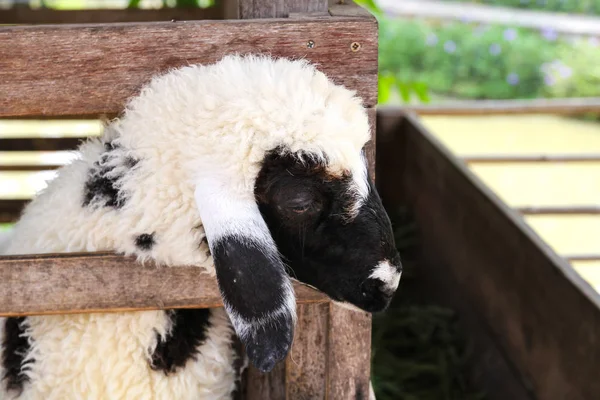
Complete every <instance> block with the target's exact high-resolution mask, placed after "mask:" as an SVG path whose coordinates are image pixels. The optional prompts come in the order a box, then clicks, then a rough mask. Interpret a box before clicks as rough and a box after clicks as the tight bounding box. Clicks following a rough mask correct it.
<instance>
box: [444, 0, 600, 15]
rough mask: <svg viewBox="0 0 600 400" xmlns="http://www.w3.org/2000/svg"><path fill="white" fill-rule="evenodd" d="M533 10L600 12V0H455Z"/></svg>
mask: <svg viewBox="0 0 600 400" xmlns="http://www.w3.org/2000/svg"><path fill="white" fill-rule="evenodd" d="M453 1H462V2H465V3H481V4H490V5H496V6H505V7H518V8H526V9H531V10H544V11H558V12H572V13H581V14H596V15H598V14H600V0H453Z"/></svg>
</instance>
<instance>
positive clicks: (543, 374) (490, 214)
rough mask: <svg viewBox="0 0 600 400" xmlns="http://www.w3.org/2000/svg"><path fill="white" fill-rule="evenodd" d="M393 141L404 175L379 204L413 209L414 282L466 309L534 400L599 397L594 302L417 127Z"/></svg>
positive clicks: (599, 311)
mask: <svg viewBox="0 0 600 400" xmlns="http://www.w3.org/2000/svg"><path fill="white" fill-rule="evenodd" d="M380 134H381V132H380ZM395 134H396V135H402V137H403V140H402V143H401V145H402V149H401V150H400V151H401V153H395V152H394V150H397V149H389V152H388V155H387V157H385V158H387V161H386V162H385V163H386V164H387V166H390V165H391V164H392V157H396V158H397V157H399V156H400V157H401V160H403V161H402V163H403V166H402V175H401V176H400V177H399V179H398V180H397V181H393V182H392V181H388V182H386V183H385V184H382V187H381V190H382V192H383V193H385V194H384V195H382V197H384V198H388V199H389V198H391V197H394V196H403V197H404V198H405V199H406V201H407V202H408V204H410V206H411V207H412V211H413V214H414V216H415V218H416V222H417V224H418V226H419V236H420V242H421V245H422V249H423V252H422V254H423V257H424V258H425V259H427V260H428V261H429V262H427V263H424V264H423V265H421V266H420V267H421V268H422V269H423V268H427V269H426V270H424V271H422V275H424V276H426V277H429V278H431V279H439V280H441V281H443V282H444V285H446V286H450V287H451V288H452V291H453V292H454V293H455V296H461V297H463V299H464V301H465V302H468V303H470V304H471V305H472V307H473V309H474V310H476V312H477V315H478V317H479V318H481V320H482V323H484V324H485V325H486V326H488V327H489V329H490V332H491V334H492V335H493V338H494V341H495V342H496V343H498V344H499V346H500V348H501V349H503V352H504V353H505V354H506V356H507V358H508V359H509V360H510V361H511V364H512V365H513V366H514V368H516V370H517V371H519V374H520V376H521V377H522V378H523V382H524V385H525V386H526V387H529V388H530V389H531V390H532V392H533V393H534V394H535V397H536V398H540V399H550V400H552V399H593V398H600V381H598V380H597V379H596V375H595V371H597V370H598V369H599V368H600V346H598V342H597V337H596V336H597V333H598V332H600V295H598V293H596V291H595V290H594V289H593V288H592V287H591V286H590V285H589V284H588V283H587V282H585V281H584V280H583V278H582V277H581V276H580V275H579V274H578V273H577V272H576V271H575V270H574V269H573V268H571V266H570V265H568V263H567V262H566V261H565V260H564V259H562V258H561V257H559V256H558V255H557V254H555V253H554V251H553V250H552V249H551V248H550V247H548V245H546V244H545V243H544V242H543V241H542V240H541V239H540V238H539V237H538V235H537V234H536V233H535V232H534V231H533V230H532V229H531V228H530V227H529V226H528V225H527V224H526V223H525V222H524V221H523V219H522V218H520V217H519V216H518V215H517V214H516V213H515V212H514V211H513V210H511V209H510V208H509V207H508V206H506V205H505V204H503V203H502V202H501V201H500V200H499V199H498V197H497V196H496V195H495V194H494V193H493V192H492V191H491V190H490V189H489V188H487V187H486V186H485V185H483V183H481V182H480V181H479V180H478V179H477V178H476V177H475V175H474V174H473V173H472V172H471V171H470V170H469V169H468V168H467V167H466V166H465V165H464V164H462V163H460V162H457V160H456V159H455V158H454V157H453V156H452V154H451V153H450V152H449V151H448V150H447V149H445V148H444V147H443V146H442V145H441V144H440V143H439V142H438V141H437V140H436V139H435V138H434V137H433V136H432V135H431V134H429V133H428V132H427V131H426V130H425V128H424V127H423V126H421V125H420V124H419V123H418V121H417V120H416V119H415V118H413V117H410V116H409V117H407V119H406V120H405V122H404V123H403V126H402V130H400V131H397V132H395ZM386 147H388V148H389V147H390V143H387V146H386V145H384V144H383V143H382V146H381V147H380V148H379V150H380V151H379V153H381V152H382V151H383V149H384V148H386ZM380 156H381V157H383V155H382V154H380ZM380 160H381V158H380ZM378 162H379V161H378ZM394 191H396V192H400V193H401V194H393V192H394ZM389 193H392V195H389ZM506 398H510V397H506Z"/></svg>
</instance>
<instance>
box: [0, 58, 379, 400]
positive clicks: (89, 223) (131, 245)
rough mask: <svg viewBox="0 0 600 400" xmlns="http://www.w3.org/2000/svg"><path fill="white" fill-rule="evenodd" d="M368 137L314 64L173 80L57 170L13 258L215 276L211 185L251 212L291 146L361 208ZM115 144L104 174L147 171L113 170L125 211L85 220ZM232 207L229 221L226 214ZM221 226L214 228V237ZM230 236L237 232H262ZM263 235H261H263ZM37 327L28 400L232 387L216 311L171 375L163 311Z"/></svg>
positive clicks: (45, 321)
mask: <svg viewBox="0 0 600 400" xmlns="http://www.w3.org/2000/svg"><path fill="white" fill-rule="evenodd" d="M369 137H370V134H369V125H368V120H367V115H366V112H365V110H364V108H363V107H362V105H361V101H360V99H359V98H358V97H355V96H354V93H353V92H351V91H349V90H347V89H345V88H343V87H340V86H337V85H334V84H333V83H332V82H331V81H330V80H328V79H327V78H326V76H325V75H324V74H322V73H321V72H319V71H317V70H316V69H315V68H314V67H313V66H311V65H310V64H308V63H307V62H305V61H289V60H285V59H278V60H273V59H270V58H268V57H257V56H248V57H238V56H228V57H225V58H224V59H223V60H221V61H220V62H218V63H216V64H213V65H207V66H187V67H183V68H181V69H178V70H174V71H169V72H168V73H167V74H164V75H162V76H159V77H156V78H154V79H153V80H152V81H151V82H150V83H149V85H147V86H146V87H144V88H143V89H142V90H141V93H140V95H139V96H137V97H135V98H133V99H132V100H131V101H130V103H129V104H128V106H127V108H126V111H125V113H124V115H123V116H122V117H121V118H120V119H118V120H115V121H113V122H112V123H111V124H110V125H109V126H108V127H107V128H106V130H105V133H104V136H103V138H102V139H93V140H89V141H88V142H86V143H85V144H83V145H82V146H81V148H80V153H81V154H80V157H79V158H78V159H76V160H75V161H74V162H73V163H71V164H70V165H68V166H65V167H63V168H61V169H60V170H59V173H58V177H57V178H55V179H54V180H53V181H52V182H51V183H50V184H49V186H48V187H47V188H46V189H45V190H43V191H42V192H41V193H40V194H39V195H38V196H37V197H36V199H34V201H32V202H31V203H30V204H29V205H28V206H27V207H26V209H25V212H24V214H23V216H22V218H21V219H20V220H19V222H18V223H17V224H16V225H15V227H14V229H13V231H12V233H11V235H10V237H9V240H8V242H7V243H6V244H5V245H4V254H33V253H49V252H75V251H99V250H111V251H116V252H119V253H125V254H132V255H135V256H137V258H138V259H139V260H140V261H144V260H154V261H155V262H157V263H159V264H162V265H166V266H175V265H195V266H198V267H201V268H204V269H205V270H206V271H207V272H209V273H211V274H214V265H213V262H212V258H211V257H210V256H208V255H207V250H208V247H207V244H206V243H205V242H204V243H203V240H202V239H203V238H204V237H205V231H204V228H203V227H202V216H204V218H205V220H206V221H205V222H206V223H207V225H210V221H209V218H208V217H207V216H208V215H210V213H211V212H212V210H211V207H209V206H203V205H202V201H199V202H197V199H195V198H194V192H195V191H196V193H202V195H208V194H207V193H208V191H207V189H208V186H203V184H204V185H208V184H207V183H206V182H208V181H210V180H211V179H214V178H215V177H225V179H226V182H227V193H228V196H229V197H228V199H231V201H232V202H233V203H235V202H238V201H239V202H242V203H245V204H251V202H252V201H253V191H254V183H255V180H256V177H257V174H258V172H259V170H260V167H261V162H262V160H263V158H264V156H265V154H266V152H268V151H270V150H273V149H274V148H276V147H277V146H285V147H286V148H287V149H288V150H290V151H293V152H297V151H302V152H306V153H312V154H316V155H317V156H318V157H320V158H321V159H323V160H325V159H326V160H327V161H328V163H329V168H328V169H329V172H330V173H332V174H343V173H350V174H352V177H353V180H354V182H355V186H356V187H355V191H356V193H357V194H358V195H359V197H360V196H362V197H365V196H366V195H367V194H368V190H369V188H368V185H367V181H366V166H365V162H364V159H363V156H362V154H361V149H362V147H363V146H364V144H365V143H366V142H367V140H368V139H369ZM111 140H114V143H116V144H120V145H121V146H122V148H121V149H120V150H116V151H114V154H116V155H117V156H118V157H117V158H116V159H111V160H107V161H106V163H108V164H110V163H114V165H121V164H119V162H120V161H122V160H123V158H124V157H133V158H135V159H138V160H139V163H138V164H137V165H136V166H135V167H134V168H132V169H124V170H120V169H119V168H116V169H115V170H114V171H113V172H114V173H116V174H118V173H121V172H122V173H125V176H124V178H123V179H122V180H121V190H122V192H123V193H126V194H127V201H126V202H125V204H124V206H123V207H122V208H121V209H114V208H111V207H96V208H91V207H83V206H82V202H83V188H84V186H85V182H86V181H87V179H88V175H89V171H90V169H92V168H93V167H94V163H95V162H97V161H98V160H99V159H100V155H101V154H102V153H103V152H104V145H103V142H108V141H111ZM125 149H127V150H125ZM221 182H223V180H221ZM203 190H204V191H203ZM359 203H360V200H359V201H358V203H357V206H356V207H355V208H356V209H357V208H359V207H360V204H359ZM225 208H226V210H224V211H223V210H222V211H221V214H222V213H223V212H227V211H228V210H230V209H228V208H227V207H225ZM231 211H232V210H231ZM250 214H252V213H246V214H245V215H246V216H248V215H250ZM232 215H233V214H232ZM241 219H242V220H243V218H241ZM262 223H263V224H264V222H262ZM218 224H219V221H215V223H214V224H213V225H214V226H215V229H214V233H215V235H216V236H218V234H219V225H218ZM231 224H233V225H231V226H229V228H228V229H239V230H242V231H243V230H244V229H252V228H249V227H248V225H245V226H243V227H240V226H239V225H238V226H237V228H236V227H235V226H236V222H235V221H233V222H231ZM232 226H233V228H232ZM264 228H265V227H264V226H260V227H259V229H258V231H260V232H262V233H261V234H264ZM151 233H155V235H156V243H155V245H154V246H153V247H152V248H151V249H150V250H148V251H142V250H140V249H138V248H137V247H136V246H135V238H136V237H137V236H139V235H141V234H151ZM206 233H209V232H208V231H207V232H206ZM269 239H270V238H267V239H266V240H269ZM271 240H272V239H271ZM201 243H203V244H202V245H200V244H201ZM287 306H288V308H289V307H292V306H293V304H288V305H287ZM28 321H29V322H28V323H29V327H28V329H27V335H28V337H29V338H30V339H31V343H32V350H31V352H30V353H29V354H28V356H27V357H28V358H31V359H34V360H35V361H34V362H32V363H31V364H30V369H29V370H28V372H27V374H28V375H29V377H30V382H28V383H27V384H25V386H24V391H23V393H22V394H21V396H20V397H19V399H23V400H34V399H35V400H37V399H44V400H54V399H57V400H58V399H60V400H65V399H71V398H77V399H89V400H93V399H107V398H110V399H225V398H229V397H230V394H231V392H232V390H233V388H234V379H235V371H234V370H233V367H232V362H233V357H234V353H233V350H232V349H231V344H230V342H231V335H232V330H231V327H230V324H229V320H228V317H227V315H226V314H225V313H224V310H223V309H219V310H213V314H212V316H211V322H212V323H213V324H212V327H211V328H210V329H209V332H208V335H207V336H208V338H207V340H206V342H205V343H204V344H203V345H202V346H201V347H200V356H198V360H197V361H190V362H189V363H188V365H187V366H186V367H185V368H184V369H183V370H181V371H180V372H178V373H176V374H174V375H170V376H165V375H164V374H163V373H162V372H160V371H153V370H151V369H150V365H149V357H150V354H151V353H152V350H153V348H154V347H155V346H156V332H158V333H159V334H162V335H164V334H166V332H167V331H168V330H169V328H170V326H169V324H170V322H169V320H168V318H167V316H166V314H165V312H162V311H144V312H126V313H111V314H102V313H97V314H83V315H59V316H43V317H31V318H28ZM3 322H4V321H3V320H2V319H0V327H1V326H3ZM1 331H3V329H2V330H0V332H1ZM0 368H1V367H0ZM0 373H2V371H1V370H0ZM3 390H4V386H3V385H1V384H0V399H7V398H10V397H9V395H8V394H7V393H5V392H4V391H3Z"/></svg>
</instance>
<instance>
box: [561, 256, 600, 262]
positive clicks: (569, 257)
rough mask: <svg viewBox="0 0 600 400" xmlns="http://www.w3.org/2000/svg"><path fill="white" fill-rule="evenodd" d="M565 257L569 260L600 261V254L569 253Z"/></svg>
mask: <svg viewBox="0 0 600 400" xmlns="http://www.w3.org/2000/svg"><path fill="white" fill-rule="evenodd" d="M563 258H564V259H565V260H567V261H569V262H573V261H600V254H568V255H564V256H563Z"/></svg>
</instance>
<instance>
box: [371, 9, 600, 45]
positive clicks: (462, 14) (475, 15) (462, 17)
mask: <svg viewBox="0 0 600 400" xmlns="http://www.w3.org/2000/svg"><path fill="white" fill-rule="evenodd" d="M377 4H378V5H379V7H381V8H382V9H383V10H384V11H385V12H386V13H388V15H394V16H397V17H400V16H401V17H410V18H414V17H417V18H432V19H438V20H453V21H464V22H465V21H468V22H478V23H482V24H499V25H508V26H519V27H523V28H531V29H538V30H541V31H550V32H557V33H564V34H567V35H590V36H600V18H598V17H595V16H587V15H583V14H572V13H561V12H548V11H535V10H524V9H522V8H509V7H499V6H496V5H485V4H469V5H466V4H461V3H453V2H447V1H432V0H403V1H398V0H379V1H378V3H377Z"/></svg>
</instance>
